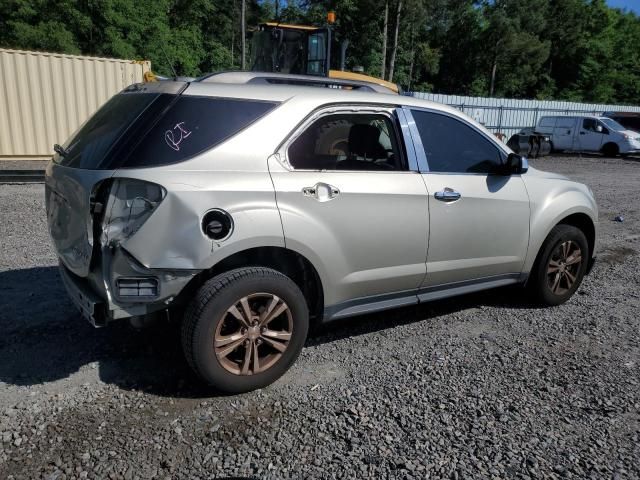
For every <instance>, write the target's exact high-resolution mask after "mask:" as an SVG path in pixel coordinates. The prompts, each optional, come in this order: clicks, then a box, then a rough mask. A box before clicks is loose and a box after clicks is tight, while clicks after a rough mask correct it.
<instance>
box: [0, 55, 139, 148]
mask: <svg viewBox="0 0 640 480" xmlns="http://www.w3.org/2000/svg"><path fill="white" fill-rule="evenodd" d="M150 68H151V64H150V62H148V61H143V62H136V61H132V60H119V59H115V58H98V57H83V56H76V55H64V54H59V53H45V52H27V51H23V50H5V49H0V160H3V159H12V160H15V159H43V158H48V157H50V156H51V155H52V154H53V144H54V143H63V142H64V141H65V140H66V139H67V138H68V137H69V136H70V135H71V133H73V132H74V131H75V130H76V129H77V128H78V127H79V126H80V125H82V123H83V122H84V121H85V120H86V119H87V118H89V116H90V115H91V114H93V113H94V112H95V111H96V110H97V109H98V108H99V107H100V106H101V105H102V104H103V103H104V102H106V101H107V100H108V99H109V98H110V97H111V96H112V95H114V94H115V93H118V92H119V91H120V90H122V89H123V88H125V87H126V86H127V85H130V84H132V83H136V82H142V81H143V75H144V73H145V72H147V71H149V70H150Z"/></svg>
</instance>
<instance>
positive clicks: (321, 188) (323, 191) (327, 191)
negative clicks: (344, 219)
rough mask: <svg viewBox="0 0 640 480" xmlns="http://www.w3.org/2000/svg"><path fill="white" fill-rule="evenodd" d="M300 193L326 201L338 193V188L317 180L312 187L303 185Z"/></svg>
mask: <svg viewBox="0 0 640 480" xmlns="http://www.w3.org/2000/svg"><path fill="white" fill-rule="evenodd" d="M302 194H303V195H304V196H305V197H311V198H314V199H316V200H318V201H319V202H328V201H329V200H333V199H334V198H336V197H337V196H338V195H340V189H339V188H338V187H334V186H333V185H329V184H328V183H324V182H319V183H316V184H315V185H314V186H313V187H304V188H303V189H302Z"/></svg>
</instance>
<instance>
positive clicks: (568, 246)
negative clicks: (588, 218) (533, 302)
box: [529, 225, 589, 305]
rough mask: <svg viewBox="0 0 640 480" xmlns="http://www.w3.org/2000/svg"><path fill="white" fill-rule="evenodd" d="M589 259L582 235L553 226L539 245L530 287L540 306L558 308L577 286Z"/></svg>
mask: <svg viewBox="0 0 640 480" xmlns="http://www.w3.org/2000/svg"><path fill="white" fill-rule="evenodd" d="M588 258H589V245H588V243H587V239H586V237H585V236H584V233H582V231H581V230H579V229H578V228H576V227H574V226H572V225H556V226H555V227H554V228H553V230H551V233H549V236H548V237H547V239H546V240H545V242H544V244H543V245H542V249H541V250H540V254H539V256H538V259H537V263H536V265H535V266H534V269H533V271H532V276H531V278H530V280H529V287H530V288H531V290H532V292H533V294H534V295H535V296H536V298H537V299H538V300H540V301H541V302H542V303H543V304H545V305H560V304H562V303H564V302H566V301H567V300H569V298H571V296H572V295H573V294H574V293H575V291H576V290H577V289H578V287H579V286H580V283H581V282H582V278H583V277H584V275H585V272H586V270H587V264H588Z"/></svg>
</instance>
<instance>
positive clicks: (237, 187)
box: [121, 170, 284, 270]
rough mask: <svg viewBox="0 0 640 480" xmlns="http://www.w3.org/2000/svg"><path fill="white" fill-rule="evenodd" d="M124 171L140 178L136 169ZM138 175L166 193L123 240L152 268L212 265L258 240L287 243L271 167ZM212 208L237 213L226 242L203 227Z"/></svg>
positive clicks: (261, 243)
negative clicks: (219, 239)
mask: <svg viewBox="0 0 640 480" xmlns="http://www.w3.org/2000/svg"><path fill="white" fill-rule="evenodd" d="M121 174H122V176H124V175H127V176H128V177H130V178H136V177H135V175H134V172H124V171H122V172H121ZM139 178H142V179H145V180H147V181H152V182H154V183H158V184H160V185H162V186H163V187H165V188H166V190H167V195H166V197H165V199H164V200H163V201H162V203H161V204H160V205H159V206H158V208H157V210H156V211H155V212H154V213H153V215H151V217H150V218H149V220H147V222H146V223H145V224H144V225H143V226H142V227H141V228H140V230H139V231H138V232H136V233H135V235H133V236H132V237H131V238H129V239H128V240H127V241H126V242H124V243H123V244H122V246H123V247H124V248H125V249H126V250H127V251H128V252H129V253H131V254H132V255H133V256H134V257H135V258H136V259H137V260H138V261H139V262H140V263H142V264H143V265H144V266H145V267H147V268H152V269H189V270H203V269H206V268H210V267H211V266H213V265H215V264H216V263H217V262H219V261H220V260H222V259H224V258H225V257H227V256H229V255H232V254H234V253H236V252H239V251H241V250H245V249H248V248H253V247H257V246H280V247H284V237H283V234H282V225H281V223H280V216H279V214H278V210H277V207H276V204H275V197H274V192H273V185H272V183H271V178H270V177H269V173H268V172H266V171H265V172H242V174H238V172H229V171H215V172H212V171H170V170H163V171H159V170H158V171H156V172H154V174H152V175H150V172H149V170H146V171H145V172H144V173H143V174H141V175H140V177H139ZM212 208H218V209H222V210H225V211H227V212H228V213H229V214H230V215H231V217H232V218H233V222H234V228H233V233H232V234H231V236H230V237H229V238H227V239H226V240H224V241H222V242H217V241H215V240H211V239H210V238H208V237H207V236H205V234H204V233H203V231H202V226H201V223H202V217H203V216H204V214H205V213H206V212H207V211H209V210H211V209H212Z"/></svg>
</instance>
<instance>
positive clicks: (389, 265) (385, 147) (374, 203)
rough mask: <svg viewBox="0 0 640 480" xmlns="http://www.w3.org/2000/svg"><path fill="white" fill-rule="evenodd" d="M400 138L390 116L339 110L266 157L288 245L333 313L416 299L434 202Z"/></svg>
mask: <svg viewBox="0 0 640 480" xmlns="http://www.w3.org/2000/svg"><path fill="white" fill-rule="evenodd" d="M400 141H401V140H400V135H399V133H398V128H397V123H396V119H395V117H394V115H393V111H392V110H386V109H383V110H380V109H378V110H376V109H374V108H368V109H367V108H364V107H357V108H354V107H352V108H350V109H349V110H348V112H347V111H345V112H341V111H339V110H338V111H336V109H335V108H334V109H332V111H331V113H327V114H319V115H318V116H317V117H315V118H314V119H311V120H309V121H308V122H307V124H306V125H305V126H303V127H302V128H300V130H299V132H298V133H297V134H296V135H294V137H293V139H292V140H291V141H290V142H289V143H288V144H286V145H285V147H283V149H282V150H281V151H280V152H279V154H278V155H277V157H279V159H276V158H275V157H276V156H272V157H271V158H270V160H269V170H270V172H271V176H272V179H273V183H274V186H275V191H276V201H277V204H278V208H279V210H280V215H281V218H282V225H283V229H284V237H285V243H286V246H287V248H290V249H292V250H296V251H298V252H300V253H301V254H303V255H305V256H306V257H307V258H309V260H310V261H311V262H312V263H313V264H314V265H316V268H317V269H318V270H319V274H320V277H321V280H322V281H323V287H324V292H325V299H324V300H325V305H327V306H329V307H335V306H338V307H336V308H338V309H339V308H341V307H340V306H342V307H343V308H347V307H348V305H345V304H344V303H343V302H345V301H346V300H350V302H349V304H352V305H351V307H353V308H356V307H357V304H358V302H359V300H357V299H358V298H360V299H362V303H370V302H376V301H385V298H390V297H389V295H392V296H393V295H395V296H396V297H397V298H407V297H408V300H407V303H411V302H413V303H415V301H416V298H415V293H416V290H417V288H418V287H419V286H420V284H421V282H422V280H423V279H424V275H425V271H426V268H425V260H426V254H427V238H428V218H429V216H428V215H429V212H428V200H427V195H426V189H425V185H424V182H423V180H422V177H421V175H420V173H418V172H416V171H411V170H410V169H409V168H408V162H407V159H406V158H405V154H404V150H403V149H402V148H401V146H400V145H401V144H400ZM412 294H413V299H411V298H410V297H411V295H412ZM377 296H380V297H379V298H378V299H376V297H377ZM385 296H386V297H385ZM363 297H368V298H367V299H363ZM353 299H356V301H355V302H354V301H353ZM351 307H350V308H351Z"/></svg>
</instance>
